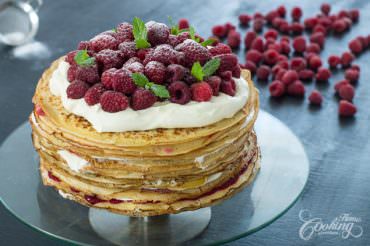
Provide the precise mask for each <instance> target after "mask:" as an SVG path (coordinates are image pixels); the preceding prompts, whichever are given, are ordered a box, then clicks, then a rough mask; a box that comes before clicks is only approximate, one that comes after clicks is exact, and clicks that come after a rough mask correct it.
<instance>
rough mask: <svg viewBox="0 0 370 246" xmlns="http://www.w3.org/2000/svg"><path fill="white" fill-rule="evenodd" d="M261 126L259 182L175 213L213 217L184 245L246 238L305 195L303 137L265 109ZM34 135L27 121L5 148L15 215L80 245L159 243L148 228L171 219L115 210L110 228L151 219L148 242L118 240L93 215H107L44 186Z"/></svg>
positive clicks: (4, 195)
mask: <svg viewBox="0 0 370 246" xmlns="http://www.w3.org/2000/svg"><path fill="white" fill-rule="evenodd" d="M255 129H256V132H257V137H258V142H259V144H260V146H261V152H262V163H261V170H260V172H259V174H258V175H257V177H256V180H255V182H254V183H253V184H252V185H250V186H249V187H247V188H245V189H244V190H243V191H242V192H240V193H239V194H237V195H236V196H234V197H233V198H232V199H229V200H227V201H225V202H223V203H221V204H219V205H216V206H213V207H212V208H211V213H209V210H207V209H205V210H200V211H195V212H186V213H187V214H186V213H182V214H179V215H174V217H173V218H181V216H182V218H185V217H186V219H187V221H188V222H187V223H188V224H189V225H192V224H193V225H194V226H195V225H197V224H198V222H197V221H198V220H197V218H199V216H198V215H199V214H201V215H202V214H203V215H204V216H205V218H206V219H207V218H208V220H209V217H210V221H208V220H207V221H206V224H203V228H202V229H201V231H198V233H196V234H198V235H197V236H195V235H196V234H194V235H193V238H192V239H190V240H189V238H188V239H187V241H186V242H183V243H184V244H186V245H210V244H221V243H226V242H230V241H233V240H236V239H239V238H241V237H245V236H247V235H249V234H251V233H253V232H256V231H258V230H260V229H262V228H263V227H265V226H267V225H269V224H270V223H272V222H273V221H274V220H276V219H277V218H279V217H280V216H281V215H283V214H284V213H285V212H286V211H287V210H288V209H289V208H290V207H291V206H292V205H293V204H294V202H295V201H296V200H297V198H298V197H299V195H300V194H301V192H302V190H303V188H304V186H305V184H306V181H307V177H308V174H309V162H308V159H307V156H306V153H305V151H304V148H303V146H302V144H301V142H300V141H299V139H298V138H297V137H296V136H295V135H294V134H293V133H292V132H291V131H290V130H289V128H288V127H287V126H285V125H284V124H283V123H282V122H281V121H279V120H278V119H276V118H275V117H273V116H272V115H270V114H268V113H266V112H264V111H260V114H259V116H258V119H257V122H256V126H255ZM30 134H31V129H30V126H29V124H28V123H27V122H26V123H24V124H23V125H21V126H20V127H18V128H17V129H16V130H15V131H14V132H13V133H12V134H10V135H9V137H8V138H7V139H6V140H5V141H4V143H3V144H2V146H1V148H0V160H1V165H0V200H1V202H2V203H3V204H4V206H5V207H6V208H7V209H8V210H9V211H10V212H11V213H12V214H13V215H14V216H15V217H17V218H18V219H19V220H21V221H22V222H23V223H25V224H26V225H29V226H30V227H32V228H34V229H36V230H38V231H40V232H43V233H45V234H47V235H49V236H51V237H53V238H56V239H60V240H63V241H66V242H71V243H75V244H80V245H88V244H98V245H102V244H104V245H106V244H110V243H112V242H113V243H123V242H124V243H125V245H140V244H147V245H150V244H152V242H154V240H151V239H149V240H148V238H147V236H146V235H147V234H145V233H147V231H151V227H153V228H154V227H158V226H163V221H167V222H168V220H169V219H168V218H167V219H162V217H160V218H157V219H153V218H151V219H147V220H145V219H132V218H129V217H126V216H122V215H113V217H112V219H108V218H109V216H112V214H106V215H104V214H103V219H104V220H105V223H107V224H106V227H105V228H108V229H109V228H110V229H111V228H116V227H115V226H117V225H119V223H116V224H114V223H115V222H114V221H116V220H117V219H118V220H121V222H122V221H131V222H130V223H131V224H133V223H136V224H137V223H138V222H140V223H142V224H145V226H146V228H145V230H141V232H139V237H141V238H146V241H140V240H133V239H132V238H136V239H137V238H138V237H137V236H135V237H131V238H128V237H126V236H125V235H127V234H122V235H118V236H119V238H120V239H121V241H119V242H117V241H114V240H111V238H109V237H107V236H106V235H105V236H104V233H102V232H101V231H99V228H98V227H99V224H98V226H97V225H96V224H94V223H95V222H93V220H94V218H93V217H92V216H94V214H95V218H96V217H99V216H100V217H101V216H102V214H96V211H93V210H92V209H89V208H86V207H83V206H81V205H79V204H77V203H74V202H72V201H69V200H66V199H63V198H62V197H61V196H60V195H59V194H58V193H57V192H56V191H55V190H54V189H52V188H49V187H44V186H43V185H42V184H41V181H40V177H39V172H38V171H39V170H38V157H37V154H36V152H35V151H34V149H33V146H32V142H31V137H30ZM89 210H90V211H89ZM100 211H101V210H100ZM207 211H208V212H207ZM98 213H99V212H98ZM209 215H210V216H209ZM171 216H172V215H170V218H172V217H171ZM175 216H180V217H175ZM207 216H208V217H207ZM206 219H205V220H206ZM148 221H149V222H150V223H149V222H148ZM184 221H185V220H184ZM144 222H145V223H144ZM110 223H112V224H111V225H109V224H110ZM161 223H162V224H161ZM208 223H209V224H208ZM207 224H208V226H207ZM169 225H170V226H169V229H171V228H172V229H173V230H172V231H171V232H170V233H172V235H170V237H171V238H180V235H182V234H184V235H185V234H186V233H185V232H186V230H187V229H186V228H185V229H184V228H183V230H182V231H181V227H180V228H177V227H176V228H175V226H173V225H171V223H169ZM204 228H205V229H204ZM122 229H124V228H123V227H122ZM141 229H143V228H141ZM178 229H180V231H179V230H178ZM121 231H124V230H112V231H111V232H110V231H109V230H108V232H105V233H114V234H115V235H112V237H113V236H117V235H116V234H117V233H121ZM140 233H141V234H140ZM104 237H105V238H107V239H104ZM162 242H163V241H162ZM175 243H178V241H171V240H170V241H166V243H165V244H175ZM162 245H164V244H162Z"/></svg>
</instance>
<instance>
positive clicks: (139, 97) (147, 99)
mask: <svg viewBox="0 0 370 246" xmlns="http://www.w3.org/2000/svg"><path fill="white" fill-rule="evenodd" d="M156 101H157V97H156V96H155V95H154V94H153V92H151V91H149V90H146V89H142V88H139V89H137V90H136V91H135V92H134V93H133V94H132V97H131V108H132V109H133V110H142V109H146V108H150V107H151V106H152V105H153V104H154V103H155V102H156Z"/></svg>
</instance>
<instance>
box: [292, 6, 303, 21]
mask: <svg viewBox="0 0 370 246" xmlns="http://www.w3.org/2000/svg"><path fill="white" fill-rule="evenodd" d="M302 14H303V13H302V9H301V8H300V7H294V8H292V12H291V16H292V19H293V20H294V21H299V19H301V17H302Z"/></svg>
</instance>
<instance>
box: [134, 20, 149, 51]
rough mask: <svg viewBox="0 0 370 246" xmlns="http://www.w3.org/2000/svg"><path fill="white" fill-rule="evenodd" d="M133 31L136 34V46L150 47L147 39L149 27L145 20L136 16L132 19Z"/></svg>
mask: <svg viewBox="0 0 370 246" xmlns="http://www.w3.org/2000/svg"><path fill="white" fill-rule="evenodd" d="M132 26H133V28H132V33H133V34H134V38H135V44H136V48H138V49H145V48H149V47H150V43H149V42H148V41H147V29H146V26H145V23H144V21H142V20H141V19H139V18H138V17H135V18H134V20H133V21H132Z"/></svg>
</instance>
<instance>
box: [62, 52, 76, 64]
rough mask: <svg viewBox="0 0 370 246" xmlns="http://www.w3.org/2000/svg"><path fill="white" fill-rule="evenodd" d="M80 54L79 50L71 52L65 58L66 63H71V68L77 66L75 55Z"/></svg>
mask: <svg viewBox="0 0 370 246" xmlns="http://www.w3.org/2000/svg"><path fill="white" fill-rule="evenodd" d="M77 52H78V50H74V51H70V52H68V54H67V55H66V57H65V59H64V60H65V61H66V62H68V63H69V65H71V66H75V65H77V63H76V61H75V55H76V53H77Z"/></svg>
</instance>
